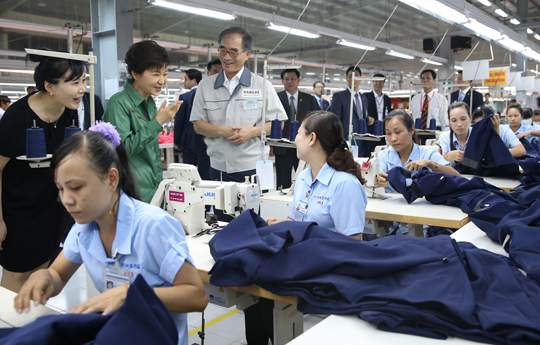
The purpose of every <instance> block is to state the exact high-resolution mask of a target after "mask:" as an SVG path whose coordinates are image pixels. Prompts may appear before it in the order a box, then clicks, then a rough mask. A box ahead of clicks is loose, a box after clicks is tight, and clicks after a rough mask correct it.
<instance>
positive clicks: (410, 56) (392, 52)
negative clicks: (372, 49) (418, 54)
mask: <svg viewBox="0 0 540 345" xmlns="http://www.w3.org/2000/svg"><path fill="white" fill-rule="evenodd" d="M386 55H392V56H395V57H398V58H402V59H408V60H411V59H414V56H412V55H407V54H403V53H398V52H396V51H393V50H392V49H390V50H388V51H387V52H386Z"/></svg>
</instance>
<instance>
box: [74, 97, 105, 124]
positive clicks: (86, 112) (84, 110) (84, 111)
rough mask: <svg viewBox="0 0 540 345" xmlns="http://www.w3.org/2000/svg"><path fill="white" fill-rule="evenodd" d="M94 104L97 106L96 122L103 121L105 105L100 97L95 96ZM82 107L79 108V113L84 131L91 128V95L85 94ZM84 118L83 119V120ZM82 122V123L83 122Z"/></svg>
mask: <svg viewBox="0 0 540 345" xmlns="http://www.w3.org/2000/svg"><path fill="white" fill-rule="evenodd" d="M94 104H95V105H96V110H95V116H96V121H98V120H101V118H102V117H103V113H104V112H105V110H103V104H102V103H101V98H99V96H98V95H94ZM81 105H82V107H81V106H79V109H77V112H78V113H79V124H81V123H82V127H81V128H82V129H88V127H90V126H91V124H90V93H88V92H85V93H84V95H83V99H82V104H81ZM81 117H82V119H81ZM81 120H82V121H81Z"/></svg>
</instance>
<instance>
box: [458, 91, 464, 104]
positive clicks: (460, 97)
mask: <svg viewBox="0 0 540 345" xmlns="http://www.w3.org/2000/svg"><path fill="white" fill-rule="evenodd" d="M464 96H465V94H464V93H463V91H459V98H458V101H460V102H462V101H463V97H464Z"/></svg>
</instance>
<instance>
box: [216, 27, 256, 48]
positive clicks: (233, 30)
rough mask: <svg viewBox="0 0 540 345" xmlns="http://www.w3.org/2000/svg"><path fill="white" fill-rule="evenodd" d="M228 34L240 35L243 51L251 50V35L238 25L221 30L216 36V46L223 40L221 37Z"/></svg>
mask: <svg viewBox="0 0 540 345" xmlns="http://www.w3.org/2000/svg"><path fill="white" fill-rule="evenodd" d="M230 34H238V35H240V36H242V45H243V48H244V51H251V50H252V49H253V37H251V35H250V34H249V33H248V32H247V31H246V30H244V29H243V28H241V27H238V26H233V27H230V28H226V29H223V30H221V32H220V33H219V35H218V38H217V43H218V46H221V45H222V44H221V42H223V38H225V36H227V35H230Z"/></svg>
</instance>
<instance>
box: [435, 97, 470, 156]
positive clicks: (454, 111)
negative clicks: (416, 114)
mask: <svg viewBox="0 0 540 345" xmlns="http://www.w3.org/2000/svg"><path fill="white" fill-rule="evenodd" d="M448 123H449V124H450V131H448V132H443V133H441V135H440V137H439V146H440V147H441V150H442V156H443V158H444V159H445V160H446V161H448V162H450V163H451V166H455V165H456V164H457V163H460V162H461V161H462V160H463V154H464V151H465V148H466V147H467V143H468V142H469V136H470V134H471V128H470V125H471V115H470V113H469V106H468V105H467V103H465V102H454V103H452V104H450V106H449V107H448ZM450 138H452V141H450Z"/></svg>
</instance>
